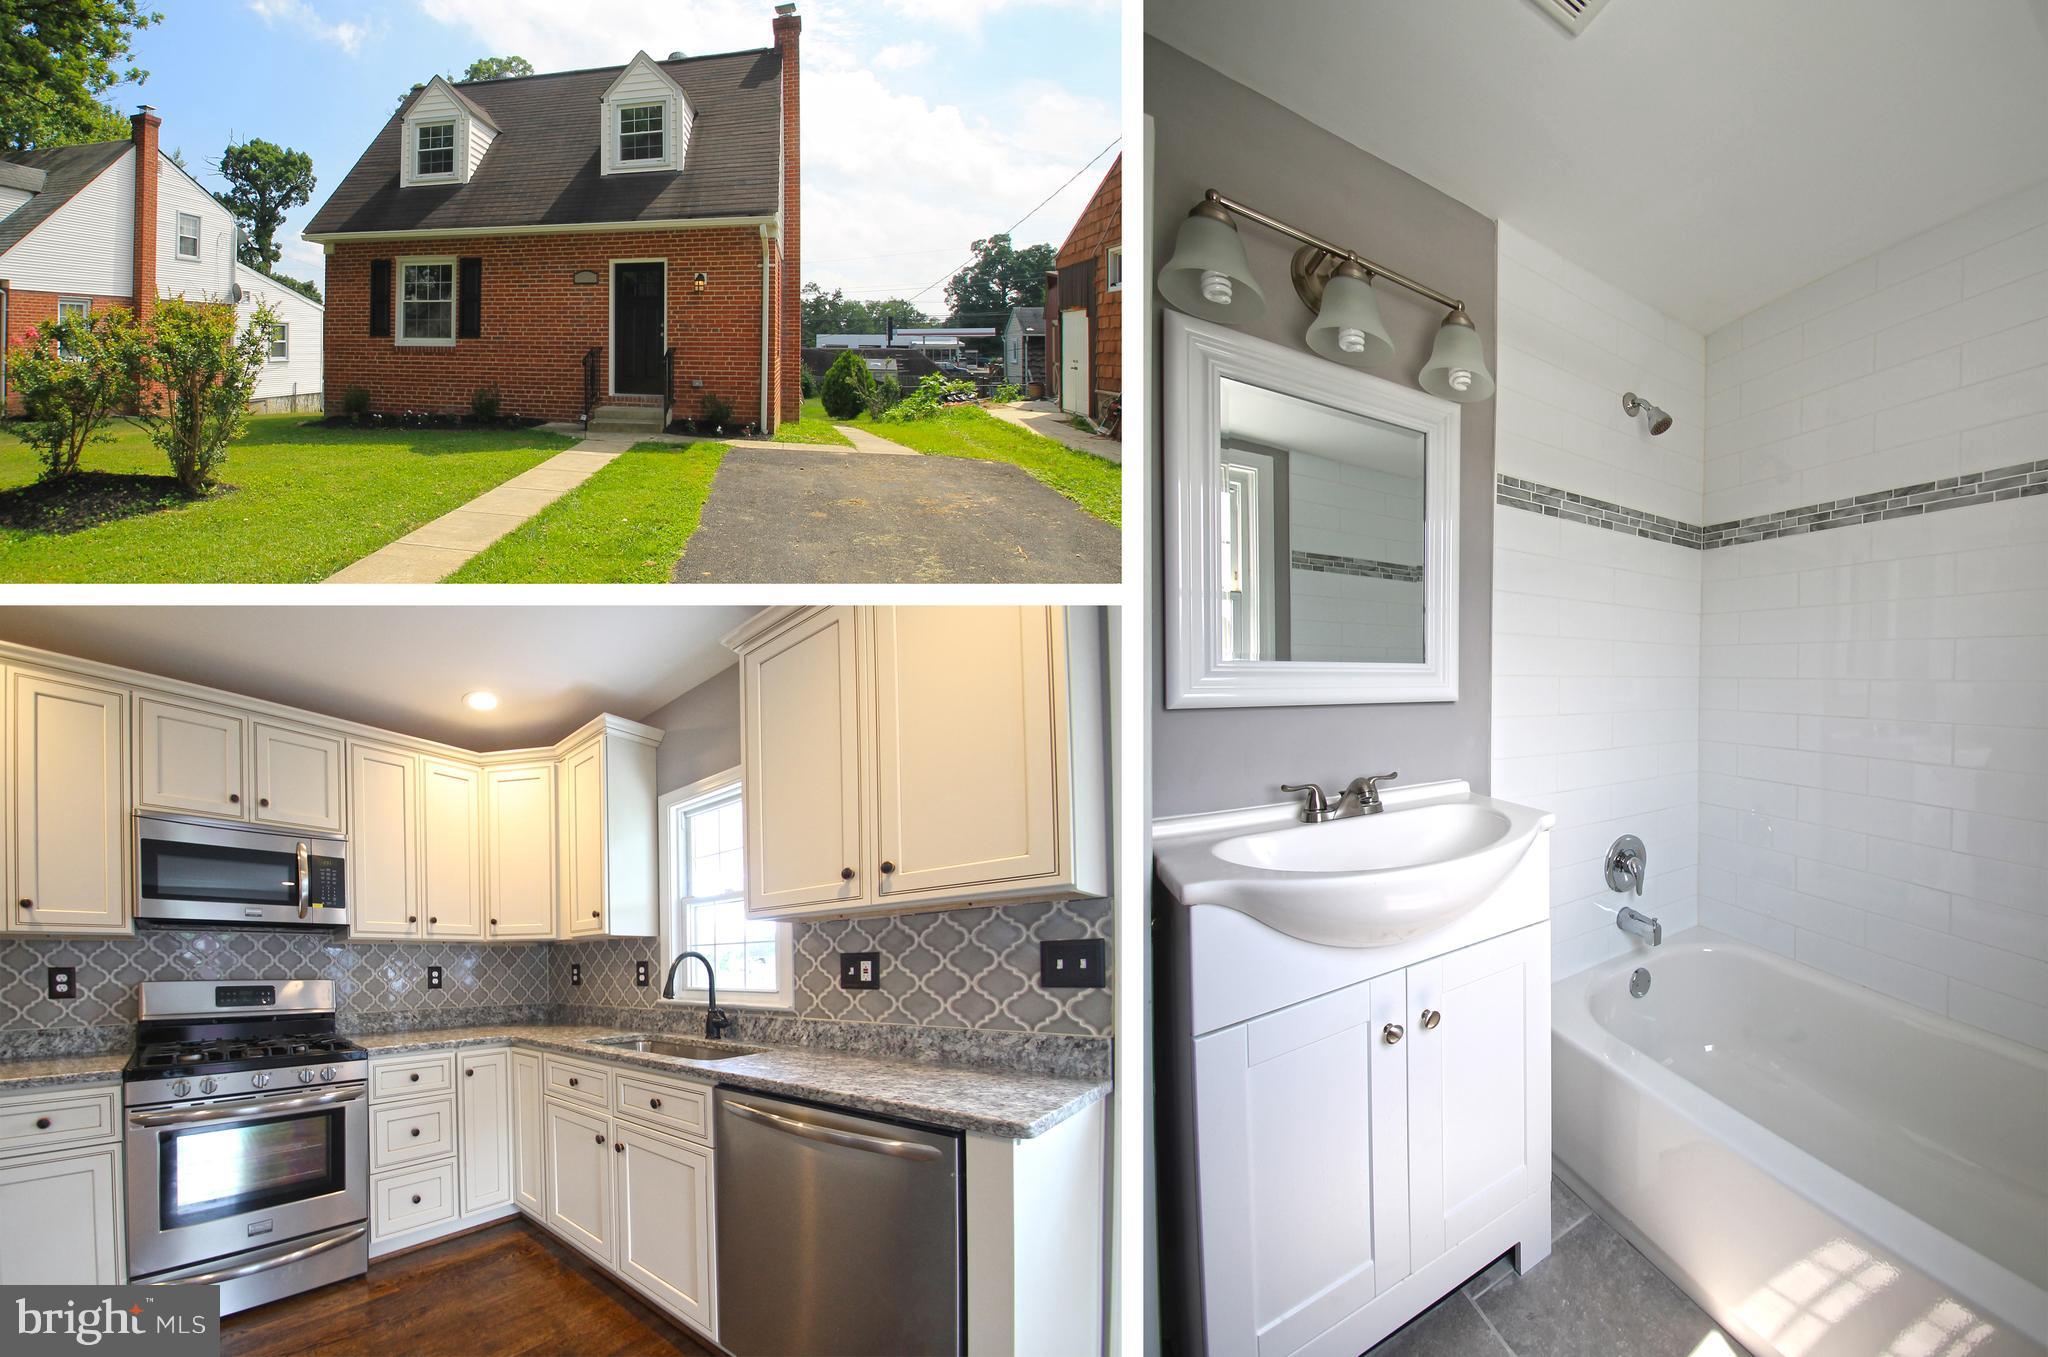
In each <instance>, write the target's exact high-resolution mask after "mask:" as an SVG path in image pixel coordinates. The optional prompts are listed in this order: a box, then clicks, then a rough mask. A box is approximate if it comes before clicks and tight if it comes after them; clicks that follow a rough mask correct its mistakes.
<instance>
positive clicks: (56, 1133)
mask: <svg viewBox="0 0 2048 1357" xmlns="http://www.w3.org/2000/svg"><path fill="white" fill-rule="evenodd" d="M119 1096H120V1091H119V1090H118V1089H111V1088H104V1089H89V1090H88V1089H79V1090H70V1089H63V1088H46V1089H37V1090H35V1091H34V1092H32V1093H29V1094H27V1095H25V1096H19V1097H10V1098H5V1099H0V1155H8V1154H31V1153H34V1152H35V1151H37V1150H55V1149H60V1148H62V1147H64V1146H66V1145H90V1144H92V1143H93V1142H94V1141H99V1140H112V1139H114V1137H115V1136H117V1135H119V1134H120V1130H119V1128H118V1126H116V1124H115V1121H114V1117H115V1105H114V1103H115V1099H116V1098H117V1097H119Z"/></svg>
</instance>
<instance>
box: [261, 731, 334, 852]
mask: <svg viewBox="0 0 2048 1357" xmlns="http://www.w3.org/2000/svg"><path fill="white" fill-rule="evenodd" d="M249 746H250V750H251V755H252V758H253V761H254V763H255V774H256V775H255V784H256V804H255V805H254V806H251V807H250V808H249V818H250V819H252V820H254V821H256V822H257V823H259V824H266V825H283V826H286V827H288V828H292V829H314V830H324V831H325V832H327V833H330V834H339V833H341V831H342V827H343V825H344V824H345V823H346V821H345V819H344V817H343V809H342V806H343V802H342V791H341V788H342V773H341V770H342V761H343V760H342V741H341V737H340V736H338V735H323V734H320V733H318V732H317V731H310V730H297V729H294V728H293V727H291V726H281V725H275V724H273V723H271V722H269V721H261V720H259V721H256V722H255V723H254V724H253V725H252V726H251V727H250V736H249Z"/></svg>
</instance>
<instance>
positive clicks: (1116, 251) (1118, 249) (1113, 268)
mask: <svg viewBox="0 0 2048 1357" xmlns="http://www.w3.org/2000/svg"><path fill="white" fill-rule="evenodd" d="M1107 265H1108V267H1107V268H1105V269H1104V273H1105V274H1106V275H1107V276H1108V278H1109V291H1111V292H1121V291H1123V290H1124V247H1123V246H1121V245H1112V246H1110V247H1109V259H1108V261H1107Z"/></svg>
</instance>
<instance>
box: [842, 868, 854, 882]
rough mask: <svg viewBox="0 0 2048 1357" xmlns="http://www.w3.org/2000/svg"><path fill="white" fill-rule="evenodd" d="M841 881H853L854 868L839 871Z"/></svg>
mask: <svg viewBox="0 0 2048 1357" xmlns="http://www.w3.org/2000/svg"><path fill="white" fill-rule="evenodd" d="M839 879H840V880H841V881H851V880H853V868H851V867H841V868H840V869H839Z"/></svg>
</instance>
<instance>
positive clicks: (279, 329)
mask: <svg viewBox="0 0 2048 1357" xmlns="http://www.w3.org/2000/svg"><path fill="white" fill-rule="evenodd" d="M291 360H292V327H291V326H289V325H273V326H271V327H270V361H271V362H273V363H289V362H290V361H291Z"/></svg>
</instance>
